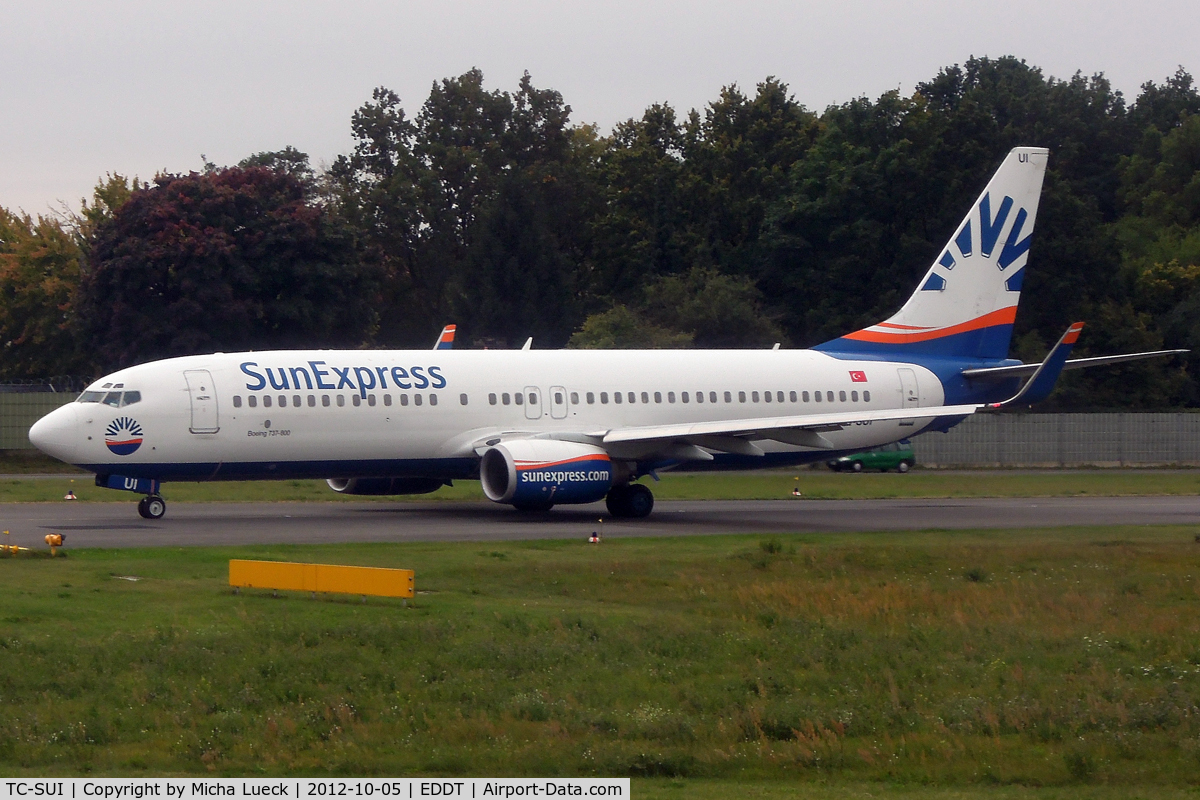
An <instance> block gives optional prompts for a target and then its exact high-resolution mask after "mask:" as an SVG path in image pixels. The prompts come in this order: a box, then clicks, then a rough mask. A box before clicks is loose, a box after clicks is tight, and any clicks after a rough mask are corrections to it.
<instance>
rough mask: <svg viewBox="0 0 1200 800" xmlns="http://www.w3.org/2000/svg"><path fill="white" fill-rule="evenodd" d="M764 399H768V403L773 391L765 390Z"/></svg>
mask: <svg viewBox="0 0 1200 800" xmlns="http://www.w3.org/2000/svg"><path fill="white" fill-rule="evenodd" d="M763 400H766V401H767V402H768V403H769V402H771V393H770V392H763Z"/></svg>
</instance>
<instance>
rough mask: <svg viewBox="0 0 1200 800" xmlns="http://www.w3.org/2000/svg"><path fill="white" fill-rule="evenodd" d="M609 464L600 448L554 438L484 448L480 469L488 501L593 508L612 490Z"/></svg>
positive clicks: (520, 505)
mask: <svg viewBox="0 0 1200 800" xmlns="http://www.w3.org/2000/svg"><path fill="white" fill-rule="evenodd" d="M613 477H614V465H613V463H612V461H611V460H609V457H608V453H607V452H605V451H604V449H603V448H600V447H594V446H592V445H588V444H580V443H578V442H562V441H557V440H554V439H515V440H513V441H510V442H505V443H504V444H497V445H494V446H492V447H489V448H488V449H487V450H486V451H484V453H483V460H482V461H481V462H480V465H479V479H480V482H481V483H482V484H483V493H484V494H485V495H487V498H488V499H489V500H492V501H495V502H497V503H509V504H510V505H513V506H516V507H517V508H519V509H527V510H535V509H547V508H550V507H551V506H553V505H556V504H558V503H592V502H595V501H596V500H601V499H603V498H604V496H605V495H606V494H608V490H609V489H611V488H612V485H613Z"/></svg>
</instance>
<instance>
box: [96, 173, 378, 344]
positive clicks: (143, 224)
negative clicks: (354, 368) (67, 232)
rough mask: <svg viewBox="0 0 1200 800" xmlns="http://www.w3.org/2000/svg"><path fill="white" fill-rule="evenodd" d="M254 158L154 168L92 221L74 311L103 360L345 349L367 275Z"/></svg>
mask: <svg viewBox="0 0 1200 800" xmlns="http://www.w3.org/2000/svg"><path fill="white" fill-rule="evenodd" d="M305 195H306V192H305V187H304V186H303V185H302V184H301V182H300V181H299V180H298V179H297V178H296V177H294V176H293V175H290V174H287V173H285V172H278V171H275V170H271V169H266V168H263V167H252V168H239V167H232V168H227V169H218V170H214V171H210V172H206V173H203V174H197V173H192V174H189V175H160V176H158V177H157V178H156V179H155V181H154V183H153V184H152V185H150V186H149V187H147V188H143V189H139V190H136V191H134V192H132V194H131V196H130V197H129V199H128V200H127V201H126V202H125V203H124V204H123V205H121V206H120V207H119V208H117V209H116V211H115V213H113V215H112V217H111V218H110V219H106V220H103V221H101V222H100V224H98V225H97V226H96V230H95V233H94V236H93V238H92V241H91V247H90V252H89V257H88V262H89V263H88V270H87V273H86V275H85V276H84V279H83V281H82V284H81V287H80V297H79V302H78V312H79V315H80V321H81V325H82V330H83V332H84V334H85V335H86V336H87V337H88V340H89V341H90V343H91V344H90V345H89V346H90V347H91V348H93V349H94V351H95V352H96V353H97V355H98V358H99V360H100V362H101V364H102V366H103V367H105V368H112V367H117V366H123V365H128V364H132V363H137V362H140V361H145V360H149V359H153V358H163V357H167V356H175V355H184V354H189V353H200V352H208V351H212V350H242V349H265V348H273V347H302V346H308V347H312V346H355V345H359V344H361V343H363V342H365V341H367V340H368V339H369V338H370V336H371V334H372V332H373V328H374V323H375V316H374V312H373V304H374V302H373V301H374V299H375V291H376V282H375V280H374V276H373V275H372V273H371V272H370V270H369V269H366V268H364V267H363V266H362V265H361V264H360V262H359V259H358V256H357V254H356V252H355V249H354V246H353V239H352V238H351V237H350V235H349V234H348V233H347V232H346V231H345V230H344V227H343V226H342V225H340V224H339V222H338V220H337V218H336V217H335V216H334V215H331V214H330V213H328V211H327V210H326V209H325V208H324V207H322V206H320V205H314V204H310V203H308V202H306V199H305Z"/></svg>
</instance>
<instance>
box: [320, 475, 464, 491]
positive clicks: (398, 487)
mask: <svg viewBox="0 0 1200 800" xmlns="http://www.w3.org/2000/svg"><path fill="white" fill-rule="evenodd" d="M325 482H326V483H327V484H329V488H330V489H333V490H334V491H335V492H337V493H338V494H429V493H430V492H436V491H437V490H438V489H440V488H441V487H443V486H445V485H446V481H444V480H442V479H441V478H330V479H329V480H327V481H325Z"/></svg>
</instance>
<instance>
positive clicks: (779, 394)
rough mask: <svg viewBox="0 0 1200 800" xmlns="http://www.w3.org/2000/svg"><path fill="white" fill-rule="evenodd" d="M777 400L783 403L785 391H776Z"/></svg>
mask: <svg viewBox="0 0 1200 800" xmlns="http://www.w3.org/2000/svg"><path fill="white" fill-rule="evenodd" d="M775 400H776V401H777V402H780V403H782V402H783V392H776V393H775Z"/></svg>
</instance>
